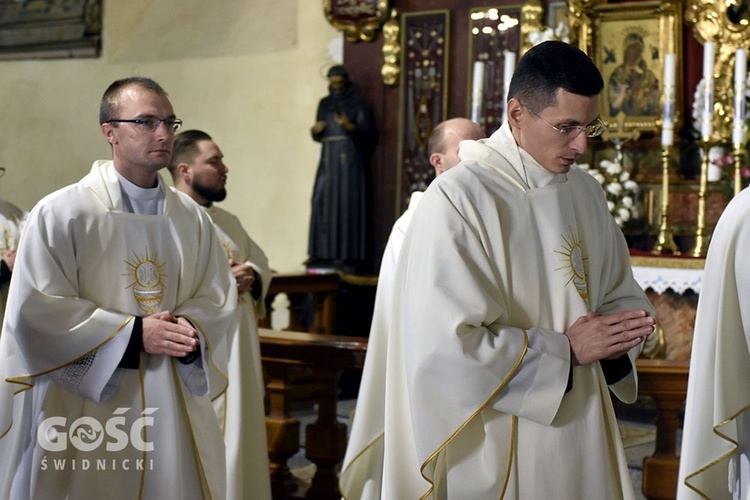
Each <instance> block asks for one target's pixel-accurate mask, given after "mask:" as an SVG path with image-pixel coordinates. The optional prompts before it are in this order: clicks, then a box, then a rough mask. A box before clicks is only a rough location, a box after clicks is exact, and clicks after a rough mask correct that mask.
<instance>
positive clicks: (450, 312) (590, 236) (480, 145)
mask: <svg viewBox="0 0 750 500" xmlns="http://www.w3.org/2000/svg"><path fill="white" fill-rule="evenodd" d="M603 86H604V82H603V80H602V77H601V74H600V73H599V71H598V69H597V68H596V67H595V66H594V64H593V63H592V61H591V60H590V59H589V57H588V56H587V55H586V54H585V53H583V52H581V51H580V50H579V49H577V48H575V47H573V46H572V45H569V44H567V43H564V42H556V41H548V42H544V43H542V44H540V45H537V46H535V47H533V48H531V49H530V50H529V51H528V52H527V53H526V54H525V55H524V56H523V57H522V58H521V59H520V60H519V63H518V66H517V68H516V72H515V74H514V75H513V78H512V80H511V83H510V90H509V102H508V107H507V110H508V111H507V112H508V121H507V123H506V124H504V125H503V126H502V127H501V128H500V129H499V130H498V131H497V132H495V133H494V134H493V135H492V136H491V137H490V138H489V139H487V140H486V141H468V142H464V143H462V144H461V146H460V149H459V156H460V158H461V160H462V162H461V163H460V164H459V165H458V166H457V167H455V168H453V169H451V170H449V171H448V172H446V173H444V174H442V175H441V176H439V177H438V178H436V179H435V181H433V182H432V183H431V184H430V186H429V188H428V189H427V190H426V191H425V193H424V196H423V197H422V200H421V201H420V203H419V206H418V207H417V210H416V212H415V213H414V216H413V217H412V220H411V223H410V225H409V230H408V231H407V233H406V236H405V238H404V243H403V246H402V250H401V254H400V257H399V262H398V268H397V271H396V276H395V280H394V283H395V285H394V290H395V293H394V297H393V302H392V307H393V317H392V320H391V325H390V326H391V328H390V332H389V335H388V345H387V355H388V363H387V373H386V375H385V379H386V382H385V408H384V411H385V426H384V432H383V437H382V439H383V445H382V447H381V446H377V447H376V446H371V447H370V448H367V449H365V450H364V451H363V452H362V453H361V454H360V455H359V456H358V457H355V458H354V461H353V463H352V464H351V465H350V466H349V469H347V470H345V471H344V476H342V478H341V480H340V484H341V486H342V493H343V494H344V497H345V498H347V499H357V500H361V499H369V498H434V499H438V498H441V499H444V498H448V499H454V498H455V499H459V498H460V499H464V498H467V499H468V498H471V499H472V500H480V499H494V500H497V499H498V498H505V499H524V500H525V499H541V498H555V499H569V500H580V499H583V498H585V499H594V498H596V499H605V498H606V499H608V500H617V499H630V498H634V493H633V487H632V484H631V480H630V476H629V472H628V466H627V462H626V459H625V454H624V449H623V446H622V442H621V440H620V435H619V431H618V428H617V421H616V418H615V414H614V410H613V406H612V401H611V400H610V391H612V392H613V393H614V394H615V395H616V396H617V397H618V398H620V399H622V400H624V401H630V402H632V401H634V400H635V398H636V394H637V387H636V374H635V358H636V357H637V356H638V354H639V352H640V348H641V346H642V344H643V341H644V339H645V338H646V337H648V335H650V334H651V333H652V332H653V329H654V325H655V323H656V319H655V318H654V317H653V316H652V314H653V309H652V307H651V305H650V304H649V302H648V299H647V298H646V296H645V294H644V292H643V290H641V288H640V287H639V286H638V284H637V283H636V281H635V280H634V279H633V275H632V271H631V268H630V259H629V254H628V247H627V244H626V242H625V239H624V237H623V235H622V233H621V231H620V229H619V227H618V226H617V225H616V223H615V221H614V219H613V218H612V216H611V215H610V213H609V210H608V209H607V204H606V201H605V195H604V192H603V190H602V188H601V186H600V185H599V183H598V182H597V181H596V180H595V179H594V178H593V177H591V176H590V175H589V174H588V173H586V172H585V171H583V170H582V169H580V168H579V167H578V166H576V165H575V162H576V158H577V157H578V156H579V155H580V154H582V153H584V152H585V151H586V147H587V140H588V139H587V136H588V137H593V136H596V135H598V134H600V133H601V132H602V128H603V127H602V124H601V122H600V121H599V119H598V116H599V109H598V99H599V93H600V92H601V90H602V88H603ZM355 418H356V415H355ZM375 453H382V460H383V464H384V465H383V468H382V473H381V474H380V475H378V476H376V477H372V476H369V475H368V474H367V472H368V471H370V470H371V468H369V467H368V465H367V464H368V463H369V462H370V461H371V460H378V459H379V458H378V457H377V456H374V454H375ZM358 461H359V462H361V464H362V465H361V466H359V467H358V466H357V462H358Z"/></svg>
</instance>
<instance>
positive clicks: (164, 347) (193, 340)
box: [143, 311, 200, 358]
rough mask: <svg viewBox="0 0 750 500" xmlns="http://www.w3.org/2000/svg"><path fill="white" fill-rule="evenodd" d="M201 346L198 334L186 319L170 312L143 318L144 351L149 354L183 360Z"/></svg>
mask: <svg viewBox="0 0 750 500" xmlns="http://www.w3.org/2000/svg"><path fill="white" fill-rule="evenodd" d="M199 344H200V341H199V340H198V333H197V332H196V331H195V328H193V326H192V325H191V324H190V322H189V321H188V320H186V319H185V318H177V317H175V316H173V315H172V313H171V312H169V311H161V312H158V313H154V314H152V315H150V316H146V317H144V318H143V350H144V351H146V352H147V353H149V354H166V355H167V356H173V357H175V358H181V357H183V356H187V355H188V354H190V353H191V352H193V351H195V350H196V349H198V345H199Z"/></svg>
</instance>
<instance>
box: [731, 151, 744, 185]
mask: <svg viewBox="0 0 750 500" xmlns="http://www.w3.org/2000/svg"><path fill="white" fill-rule="evenodd" d="M732 156H733V157H734V195H735V196H737V195H738V194H740V191H742V160H743V159H744V158H745V147H744V144H742V143H741V142H735V143H734V149H733V151H732Z"/></svg>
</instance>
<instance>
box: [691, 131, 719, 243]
mask: <svg viewBox="0 0 750 500" xmlns="http://www.w3.org/2000/svg"><path fill="white" fill-rule="evenodd" d="M713 145H714V144H713V143H712V142H711V140H710V139H709V137H707V136H704V137H703V144H702V150H703V157H702V158H701V176H700V186H699V188H698V222H697V227H696V230H695V246H694V247H693V250H692V251H691V255H692V256H693V257H704V256H705V255H706V251H708V237H709V235H708V234H706V198H707V192H708V161H709V160H708V151H709V150H710V149H711V147H712V146H713Z"/></svg>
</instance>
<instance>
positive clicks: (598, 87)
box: [508, 40, 604, 113]
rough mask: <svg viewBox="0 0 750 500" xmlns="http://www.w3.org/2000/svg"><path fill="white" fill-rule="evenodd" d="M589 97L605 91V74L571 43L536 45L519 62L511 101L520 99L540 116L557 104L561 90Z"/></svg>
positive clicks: (510, 91)
mask: <svg viewBox="0 0 750 500" xmlns="http://www.w3.org/2000/svg"><path fill="white" fill-rule="evenodd" d="M559 89H563V90H565V91H567V92H570V93H572V94H578V95H583V96H587V97H591V96H596V95H599V94H600V93H601V91H602V89H604V80H603V79H602V74H601V73H600V72H599V69H598V68H597V67H596V65H595V64H594V62H593V61H592V60H591V58H590V57H589V56H587V55H586V53H585V52H583V51H582V50H581V49H579V48H577V47H574V46H573V45H570V44H569V43H565V42H561V41H557V40H549V41H546V42H542V43H540V44H539V45H535V46H534V47H532V48H531V49H529V51H528V52H526V53H525V54H524V55H523V57H521V59H520V60H519V61H518V66H516V71H515V73H513V78H511V80H510V88H509V89H508V99H512V98H514V97H515V98H516V99H518V100H520V101H521V102H523V103H524V105H526V106H528V108H529V109H531V110H532V111H534V112H536V113H541V112H542V110H544V109H545V108H549V107H552V106H556V105H557V91H558V90H559Z"/></svg>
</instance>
